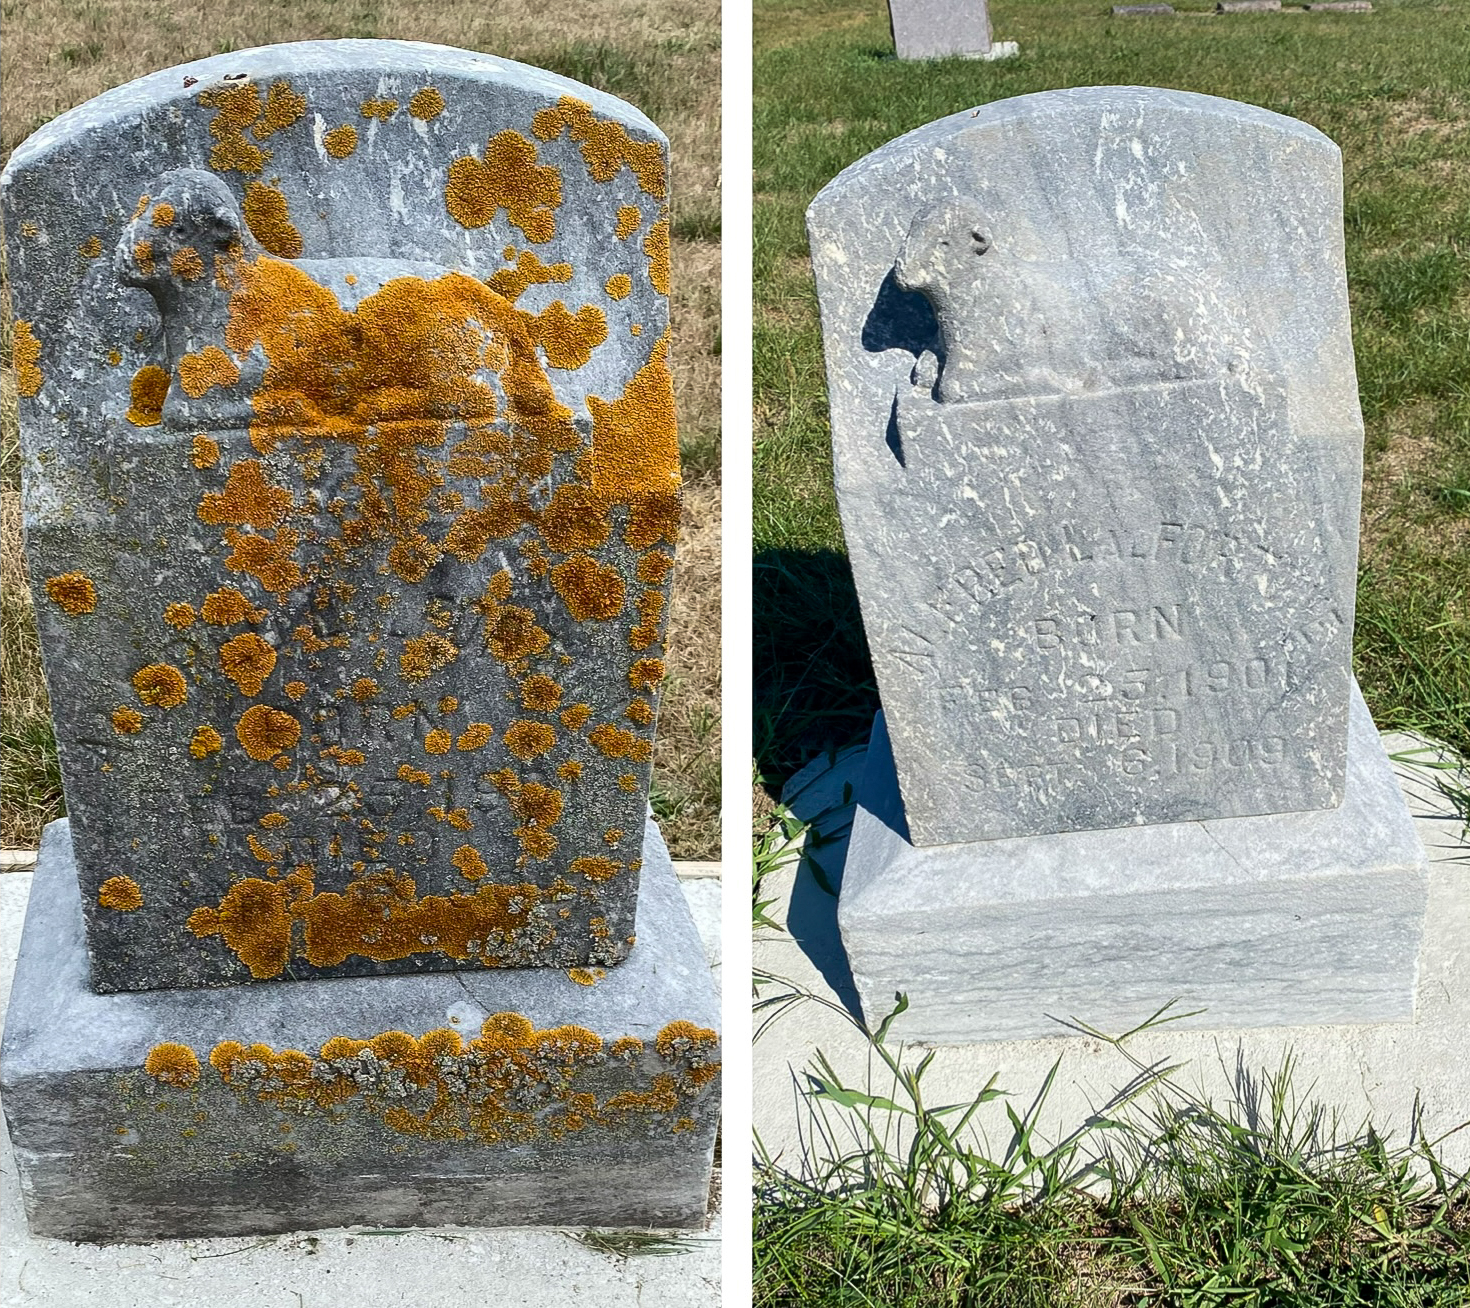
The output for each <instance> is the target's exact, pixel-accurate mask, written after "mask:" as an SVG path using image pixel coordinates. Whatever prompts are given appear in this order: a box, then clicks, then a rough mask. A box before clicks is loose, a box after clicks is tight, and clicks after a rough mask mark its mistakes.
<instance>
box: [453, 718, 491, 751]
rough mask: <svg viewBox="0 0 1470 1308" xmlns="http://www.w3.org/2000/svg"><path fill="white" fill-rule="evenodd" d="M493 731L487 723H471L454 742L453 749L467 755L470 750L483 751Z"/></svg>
mask: <svg viewBox="0 0 1470 1308" xmlns="http://www.w3.org/2000/svg"><path fill="white" fill-rule="evenodd" d="M493 730H494V729H493V728H492V727H491V725H490V724H489V723H488V722H471V723H470V724H469V726H467V727H466V728H465V729H464V730H463V731H462V732H460V733H459V738H458V739H457V740H456V741H455V742H454V747H455V749H458V750H463V751H464V752H465V753H469V752H470V751H471V750H475V749H483V748H484V747H485V746H486V745H488V744H489V743H490V735H491V732H492V731H493Z"/></svg>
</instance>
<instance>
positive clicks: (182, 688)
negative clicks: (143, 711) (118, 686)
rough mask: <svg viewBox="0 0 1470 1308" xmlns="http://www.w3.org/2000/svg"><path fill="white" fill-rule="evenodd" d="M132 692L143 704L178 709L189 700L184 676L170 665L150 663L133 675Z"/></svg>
mask: <svg viewBox="0 0 1470 1308" xmlns="http://www.w3.org/2000/svg"><path fill="white" fill-rule="evenodd" d="M133 690H134V691H136V692H137V695H138V698H139V699H141V700H142V701H143V703H145V704H154V705H156V706H157V707H159V708H166V709H170V708H178V707H179V705H180V704H183V703H184V702H185V701H186V700H187V699H188V698H189V688H188V686H187V685H186V684H185V683H184V674H183V673H182V672H180V671H179V670H178V668H176V667H174V665H173V664H172V663H150V664H149V665H148V666H147V667H146V668H139V669H138V671H137V672H135V673H133Z"/></svg>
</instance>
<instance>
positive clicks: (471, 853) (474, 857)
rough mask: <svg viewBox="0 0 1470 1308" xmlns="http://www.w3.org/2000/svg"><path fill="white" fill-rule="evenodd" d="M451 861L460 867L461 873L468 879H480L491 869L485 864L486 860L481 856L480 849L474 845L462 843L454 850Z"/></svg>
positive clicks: (453, 864)
mask: <svg viewBox="0 0 1470 1308" xmlns="http://www.w3.org/2000/svg"><path fill="white" fill-rule="evenodd" d="M449 862H450V864H451V865H452V866H454V867H456V868H458V869H459V871H460V874H461V875H462V876H463V877H464V878H465V879H466V880H468V881H478V880H479V879H480V878H481V877H483V876H485V875H486V874H487V873H488V872H489V871H490V869H489V868H488V867H486V866H485V860H484V859H483V858H481V857H480V854H479V851H478V850H476V849H475V847H474V846H473V845H461V846H460V847H459V848H458V849H456V850H455V851H454V855H453V857H451V858H450V860H449Z"/></svg>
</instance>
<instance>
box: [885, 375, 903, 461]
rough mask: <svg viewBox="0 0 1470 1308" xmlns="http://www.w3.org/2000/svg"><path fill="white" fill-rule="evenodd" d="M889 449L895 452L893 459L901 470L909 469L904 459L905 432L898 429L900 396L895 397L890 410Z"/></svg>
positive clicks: (887, 438)
mask: <svg viewBox="0 0 1470 1308" xmlns="http://www.w3.org/2000/svg"><path fill="white" fill-rule="evenodd" d="M885 439H886V440H887V443H888V448H889V449H890V450H892V451H893V457H894V458H895V459H897V460H898V466H899V467H900V468H906V467H908V464H907V463H905V462H904V458H903V432H902V431H900V430H899V427H898V395H897V393H895V394H894V396H893V407H892V408H891V409H889V410H888V433H887V436H886V438H885Z"/></svg>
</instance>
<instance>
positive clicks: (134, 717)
mask: <svg viewBox="0 0 1470 1308" xmlns="http://www.w3.org/2000/svg"><path fill="white" fill-rule="evenodd" d="M112 729H113V730H114V731H115V732H117V734H118V735H119V736H134V735H137V733H138V732H140V731H142V730H143V715H142V714H141V713H139V712H138V710H137V709H135V708H129V707H128V706H127V705H126V704H120V705H119V706H118V707H117V708H115V709H113V710H112Z"/></svg>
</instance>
